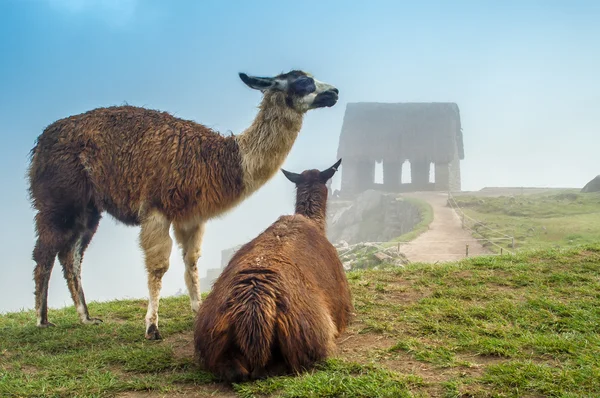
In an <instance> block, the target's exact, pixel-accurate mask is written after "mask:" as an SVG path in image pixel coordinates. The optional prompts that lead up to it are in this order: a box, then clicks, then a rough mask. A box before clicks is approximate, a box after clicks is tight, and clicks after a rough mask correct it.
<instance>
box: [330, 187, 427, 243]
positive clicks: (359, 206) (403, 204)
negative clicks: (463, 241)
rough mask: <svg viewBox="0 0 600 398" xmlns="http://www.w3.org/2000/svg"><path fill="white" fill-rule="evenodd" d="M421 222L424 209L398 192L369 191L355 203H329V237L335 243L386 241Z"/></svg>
mask: <svg viewBox="0 0 600 398" xmlns="http://www.w3.org/2000/svg"><path fill="white" fill-rule="evenodd" d="M419 222H421V212H420V210H419V208H418V207H417V206H415V205H414V204H412V203H410V202H408V201H405V200H403V199H402V198H398V195H397V194H386V193H384V192H380V191H375V190H368V191H365V192H363V193H362V194H360V195H358V196H357V197H356V199H355V200H353V201H351V202H350V201H346V202H335V201H330V202H329V208H328V216H327V237H328V239H329V240H330V241H331V242H333V243H335V242H339V241H342V240H343V241H346V242H348V243H349V244H353V243H358V242H385V241H388V240H391V239H393V238H396V237H398V236H400V235H402V234H405V233H407V232H410V231H412V230H413V229H414V228H415V226H416V225H417V224H418V223H419Z"/></svg>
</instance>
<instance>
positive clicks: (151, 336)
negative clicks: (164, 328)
mask: <svg viewBox="0 0 600 398" xmlns="http://www.w3.org/2000/svg"><path fill="white" fill-rule="evenodd" d="M146 339H147V340H162V336H161V335H160V333H159V331H158V326H156V325H155V324H152V325H150V326H149V327H148V330H146Z"/></svg>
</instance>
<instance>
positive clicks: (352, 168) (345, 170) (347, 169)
mask: <svg viewBox="0 0 600 398" xmlns="http://www.w3.org/2000/svg"><path fill="white" fill-rule="evenodd" d="M358 166H359V165H358V162H357V161H356V160H354V159H348V160H344V164H343V165H342V185H341V187H340V192H341V194H342V195H345V196H346V195H354V194H355V193H357V192H358V190H359V186H358V180H359V173H358Z"/></svg>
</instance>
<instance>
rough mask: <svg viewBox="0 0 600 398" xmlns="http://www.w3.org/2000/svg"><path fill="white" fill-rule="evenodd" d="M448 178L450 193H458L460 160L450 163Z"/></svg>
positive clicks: (459, 187)
mask: <svg viewBox="0 0 600 398" xmlns="http://www.w3.org/2000/svg"><path fill="white" fill-rule="evenodd" d="M449 169H450V176H449V183H448V185H449V187H450V190H451V191H452V192H460V190H461V182H460V159H458V158H456V159H454V160H453V161H452V162H450V167H449Z"/></svg>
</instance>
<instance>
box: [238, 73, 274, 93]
mask: <svg viewBox="0 0 600 398" xmlns="http://www.w3.org/2000/svg"><path fill="white" fill-rule="evenodd" d="M239 75H240V79H242V81H243V82H244V83H245V84H246V86H248V87H250V88H253V89H255V90H260V91H264V90H267V89H269V88H271V87H274V86H275V85H277V81H276V80H275V79H274V78H272V77H257V76H248V75H247V74H245V73H240V74H239Z"/></svg>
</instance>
